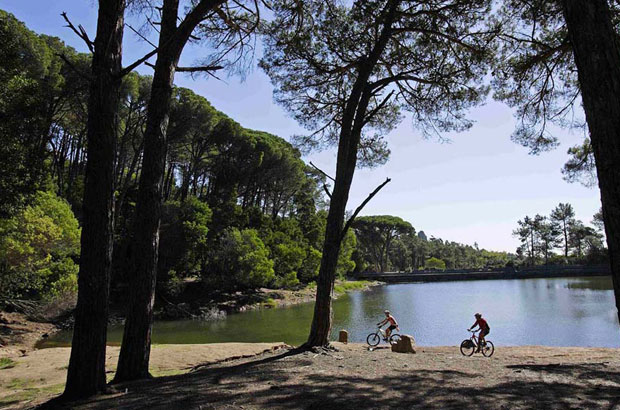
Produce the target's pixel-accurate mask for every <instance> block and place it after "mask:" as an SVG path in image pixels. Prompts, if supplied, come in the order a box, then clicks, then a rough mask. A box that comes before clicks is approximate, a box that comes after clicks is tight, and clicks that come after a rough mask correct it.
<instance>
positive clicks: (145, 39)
mask: <svg viewBox="0 0 620 410" xmlns="http://www.w3.org/2000/svg"><path fill="white" fill-rule="evenodd" d="M125 25H126V26H127V27H129V29H130V30H131V31H133V32H134V33H135V34H136V35H137V36H138V37H140V38H141V39H142V40H144V41H146V42H147V43H149V44H150V45H151V46H153V48H157V46H156V45H155V44H153V43H152V42H151V40H149V39H148V38H146V37H144V36H143V35H142V33H140V32H139V31H138V30H136V29H135V28H133V27H132V26H131V24H125Z"/></svg>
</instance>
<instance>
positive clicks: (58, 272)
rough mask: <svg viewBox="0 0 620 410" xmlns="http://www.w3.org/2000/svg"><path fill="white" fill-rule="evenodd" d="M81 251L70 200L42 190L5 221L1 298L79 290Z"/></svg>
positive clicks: (0, 231) (0, 229)
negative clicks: (78, 262) (31, 202)
mask: <svg viewBox="0 0 620 410" xmlns="http://www.w3.org/2000/svg"><path fill="white" fill-rule="evenodd" d="M79 254H80V229H79V227H78V222H77V220H76V219H75V216H74V215H73V212H72V211H71V208H70V207H69V204H68V203H67V202H66V201H64V200H63V199H60V198H58V197H57V196H56V195H55V194H54V193H51V192H42V191H39V192H37V194H36V196H35V199H34V202H33V204H32V205H31V206H28V207H26V208H25V209H24V210H23V211H21V212H19V213H18V214H17V215H15V216H14V217H13V218H10V219H3V220H0V297H5V298H18V297H23V296H30V297H36V298H53V297H54V296H55V295H59V294H61V293H65V292H75V290H76V288H77V272H78V266H77V264H76V263H75V262H74V259H77V258H78V257H79Z"/></svg>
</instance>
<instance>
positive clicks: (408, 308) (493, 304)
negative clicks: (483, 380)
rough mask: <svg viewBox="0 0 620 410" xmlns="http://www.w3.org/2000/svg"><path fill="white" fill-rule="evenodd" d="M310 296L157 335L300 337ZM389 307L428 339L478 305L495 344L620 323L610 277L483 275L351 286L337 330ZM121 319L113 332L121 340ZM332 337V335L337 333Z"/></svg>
mask: <svg viewBox="0 0 620 410" xmlns="http://www.w3.org/2000/svg"><path fill="white" fill-rule="evenodd" d="M313 307H314V304H313V303H306V304H302V305H296V306H291V307H285V308H277V309H262V310H255V311H249V312H244V313H237V314H232V315H229V316H228V317H227V318H225V319H222V320H216V321H209V322H205V321H197V320H177V321H159V322H156V323H155V325H154V328H153V343H159V344H169V343H218V342H278V341H281V342H286V343H289V344H293V345H299V344H301V343H303V342H304V341H305V340H306V338H307V336H308V331H309V328H310V322H311V320H312V313H313ZM385 309H389V310H390V311H391V312H392V314H393V315H394V316H395V317H396V319H397V320H398V322H399V324H400V327H401V332H402V333H407V334H412V335H413V336H414V337H415V339H416V342H417V343H418V344H419V345H423V346H444V345H458V344H459V343H460V342H461V340H463V339H464V338H466V337H468V335H469V334H468V333H467V332H466V329H467V328H468V327H469V326H471V325H472V324H473V322H474V313H476V312H480V313H482V315H483V317H485V318H486V319H487V321H488V322H489V325H490V326H491V333H490V334H489V336H488V339H489V340H492V341H493V342H494V343H495V345H497V346H518V345H546V346H600V347H620V325H619V324H618V318H617V314H616V308H615V302H614V295H613V291H612V284H611V278H610V277H584V278H553V279H522V280H486V281H484V280H480V281H458V282H435V283H408V284H393V285H384V286H377V287H374V288H372V289H371V290H369V291H365V292H360V291H356V292H351V293H349V294H347V295H344V296H341V297H340V298H338V299H337V300H336V301H335V303H334V326H333V333H334V335H337V332H338V331H339V330H340V329H347V330H348V331H349V341H351V342H364V341H365V340H366V335H367V334H368V333H369V332H371V331H372V330H373V329H374V328H375V327H376V326H375V324H376V323H377V322H379V321H380V320H382V319H383V317H384V315H383V311H384V310H385ZM121 337H122V326H120V325H116V326H111V327H110V330H109V334H108V339H109V341H110V342H111V343H115V344H118V343H120V340H121ZM334 338H335V336H334ZM70 341H71V332H70V331H63V332H60V333H58V334H55V335H54V336H52V337H50V338H49V339H47V340H46V341H45V343H43V344H42V345H41V346H39V347H54V346H67V345H68V343H70Z"/></svg>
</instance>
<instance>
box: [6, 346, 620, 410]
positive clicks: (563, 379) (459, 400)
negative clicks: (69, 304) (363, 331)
mask: <svg viewBox="0 0 620 410" xmlns="http://www.w3.org/2000/svg"><path fill="white" fill-rule="evenodd" d="M336 346H337V348H338V349H339V351H336V352H323V351H318V352H303V353H297V352H293V351H286V350H285V351H283V350H276V351H272V350H269V351H268V352H266V353H262V354H261V355H259V356H254V357H251V358H242V359H235V360H231V361H226V362H219V363H214V364H207V365H205V366H200V367H198V368H197V369H196V370H194V371H191V372H190V373H187V374H181V375H173V376H167V377H159V378H156V379H154V380H149V381H141V382H135V383H128V384H125V385H121V386H119V391H120V392H121V393H117V394H112V395H105V396H100V397H97V398H95V399H92V400H90V401H86V402H81V403H73V404H72V405H71V406H70V408H72V409H82V410H90V409H109V408H123V409H143V408H145V409H146V408H148V409H171V408H183V409H233V408H234V409H241V408H243V409H267V408H268V409H297V408H307V409H355V410H359V409H361V408H386V409H387V408H390V409H393V408H414V409H446V408H448V409H463V408H473V409H534V408H536V409H539V408H541V409H545V410H546V409H584V408H597V409H598V408H606V409H616V408H620V394H619V392H620V355H619V353H620V350H619V349H603V348H552V347H540V346H530V347H498V348H497V349H496V353H495V355H494V356H493V357H492V358H490V359H487V358H484V357H482V356H479V355H475V356H473V357H463V356H461V355H460V353H459V352H458V348H457V347H432V348H431V347H422V348H418V354H415V355H406V354H397V353H392V352H391V351H389V350H388V349H377V350H375V351H372V352H371V351H368V350H367V349H366V347H365V346H364V345H360V344H350V345H341V344H336ZM169 349H183V348H182V347H174V348H173V347H172V346H170V347H169ZM222 349H223V350H224V351H225V350H226V349H227V348H226V347H224V346H222ZM50 350H56V349H50ZM155 351H156V350H155ZM181 351H183V352H185V354H184V355H182V357H183V359H184V360H185V361H184V362H183V363H184V364H183V365H184V366H185V368H186V369H187V368H189V367H191V366H192V364H198V362H199V361H200V360H202V358H199V357H197V356H196V357H194V356H193V355H194V353H193V351H192V350H191V349H190V350H187V348H185V350H181ZM162 352H163V351H162ZM168 357H169V360H170V363H169V365H170V366H171V367H174V365H173V362H175V361H176V360H177V359H176V358H174V357H173V355H172V354H169V355H168ZM188 358H192V360H193V359H196V362H195V363H190V362H191V361H192V360H190V359H188ZM1 374H2V371H0V375H1ZM0 383H2V382H1V381H0ZM125 389H126V390H125ZM0 394H1V393H0ZM40 399H41V398H40ZM68 408H69V407H68Z"/></svg>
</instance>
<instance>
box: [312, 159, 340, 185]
mask: <svg viewBox="0 0 620 410" xmlns="http://www.w3.org/2000/svg"><path fill="white" fill-rule="evenodd" d="M310 165H311V166H312V168H314V169H316V170H317V171H319V172H320V173H321V174H323V175H324V176H326V177H327V178H329V179H331V180H332V181H334V182H336V180H335V179H334V178H332V177H330V176H329V175H327V173H326V172H325V171H323V170H322V169H320V168H319V167H317V166H316V165H314V164H313V163H312V161H310Z"/></svg>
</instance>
